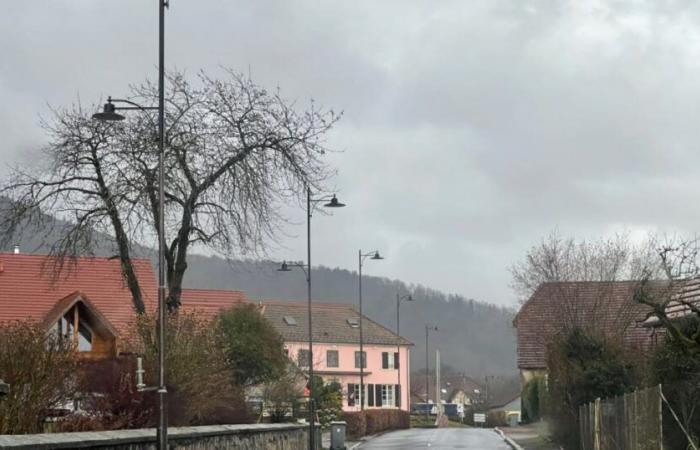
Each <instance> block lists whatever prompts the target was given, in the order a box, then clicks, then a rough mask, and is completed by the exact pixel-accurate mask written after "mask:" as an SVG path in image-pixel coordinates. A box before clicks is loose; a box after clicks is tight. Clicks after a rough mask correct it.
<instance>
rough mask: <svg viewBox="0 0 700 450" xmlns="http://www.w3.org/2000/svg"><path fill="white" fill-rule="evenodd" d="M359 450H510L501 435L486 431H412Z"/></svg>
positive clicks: (396, 433) (382, 438) (380, 439)
mask: <svg viewBox="0 0 700 450" xmlns="http://www.w3.org/2000/svg"><path fill="white" fill-rule="evenodd" d="M359 448H360V449H362V450H373V449H404V448H405V449H421V448H429V449H431V450H432V449H474V450H510V446H509V445H508V444H506V443H505V442H503V439H501V437H500V436H499V435H497V434H496V433H495V432H493V431H492V430H489V429H483V428H411V429H410V430H400V431H393V432H391V433H387V434H384V435H382V436H379V437H376V438H374V439H372V440H370V441H368V442H367V443H365V444H363V445H361V446H360V447H359Z"/></svg>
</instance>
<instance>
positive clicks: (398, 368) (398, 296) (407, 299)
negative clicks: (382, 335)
mask: <svg viewBox="0 0 700 450" xmlns="http://www.w3.org/2000/svg"><path fill="white" fill-rule="evenodd" d="M404 301H405V302H412V301H413V296H412V295H411V294H406V295H401V294H399V293H398V292H397V293H396V335H397V336H401V325H400V324H401V322H400V316H399V309H400V306H401V302H404ZM396 350H397V353H398V355H399V359H401V346H400V345H397V346H396ZM394 365H395V366H396V375H397V377H398V380H399V384H398V385H399V386H401V365H400V364H397V361H394ZM406 370H407V371H408V367H406ZM406 373H408V372H406ZM406 387H407V388H409V386H406ZM409 398H410V395H409ZM406 406H407V407H408V406H409V405H408V404H406ZM409 411H410V408H409Z"/></svg>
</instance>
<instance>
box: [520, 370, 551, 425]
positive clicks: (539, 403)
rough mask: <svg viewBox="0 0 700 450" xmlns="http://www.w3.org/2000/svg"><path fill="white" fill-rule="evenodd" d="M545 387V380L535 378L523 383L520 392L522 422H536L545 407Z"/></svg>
mask: <svg viewBox="0 0 700 450" xmlns="http://www.w3.org/2000/svg"><path fill="white" fill-rule="evenodd" d="M546 396H547V386H546V384H545V378H544V377H542V376H536V377H534V378H532V379H531V380H530V381H528V382H527V383H525V386H523V390H522V400H523V422H536V421H538V420H540V417H541V416H542V414H543V413H544V410H545V407H546Z"/></svg>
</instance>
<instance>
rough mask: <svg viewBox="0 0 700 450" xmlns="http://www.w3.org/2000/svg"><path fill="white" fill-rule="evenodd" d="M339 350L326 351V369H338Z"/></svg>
mask: <svg viewBox="0 0 700 450" xmlns="http://www.w3.org/2000/svg"><path fill="white" fill-rule="evenodd" d="M338 362H339V361H338V350H327V351H326V367H338V366H339V364H338Z"/></svg>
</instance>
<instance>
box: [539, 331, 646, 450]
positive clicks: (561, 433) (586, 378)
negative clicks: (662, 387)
mask: <svg viewBox="0 0 700 450" xmlns="http://www.w3.org/2000/svg"><path fill="white" fill-rule="evenodd" d="M633 356H634V355H629V354H625V353H624V351H623V350H622V348H621V347H620V345H618V343H616V342H614V341H611V340H608V339H606V338H605V337H604V336H599V335H596V334H593V333H592V332H590V331H587V330H583V329H581V328H575V329H573V330H571V331H570V332H568V333H566V334H564V335H562V336H560V337H559V338H558V339H556V340H555V341H553V342H552V343H550V345H549V347H548V348H547V369H548V370H549V393H548V405H547V410H548V411H547V414H548V416H549V418H550V419H551V423H552V425H553V430H552V431H553V437H554V440H555V441H557V442H558V443H560V444H562V445H564V447H565V448H576V447H578V439H579V436H578V434H579V427H578V407H579V406H580V405H581V404H583V403H587V402H591V401H593V400H595V399H596V398H609V397H615V396H619V395H622V394H624V393H625V392H628V391H630V390H632V388H633V387H634V386H635V385H636V383H637V376H636V375H637V374H636V368H635V367H634V365H633V364H632V357H633Z"/></svg>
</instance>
